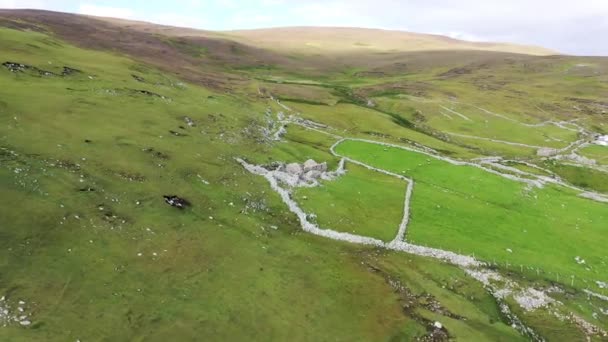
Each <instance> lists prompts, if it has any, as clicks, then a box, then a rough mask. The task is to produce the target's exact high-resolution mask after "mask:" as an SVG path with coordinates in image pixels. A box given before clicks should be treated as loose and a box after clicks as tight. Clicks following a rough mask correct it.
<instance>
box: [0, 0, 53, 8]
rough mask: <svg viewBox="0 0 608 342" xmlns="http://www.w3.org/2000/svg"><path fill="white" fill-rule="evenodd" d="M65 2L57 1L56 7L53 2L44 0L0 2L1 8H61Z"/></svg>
mask: <svg viewBox="0 0 608 342" xmlns="http://www.w3.org/2000/svg"><path fill="white" fill-rule="evenodd" d="M62 2H63V1H57V2H56V4H54V5H55V6H53V4H52V2H49V1H43V0H0V8H40V9H53V8H59V7H60V5H61V3H62Z"/></svg>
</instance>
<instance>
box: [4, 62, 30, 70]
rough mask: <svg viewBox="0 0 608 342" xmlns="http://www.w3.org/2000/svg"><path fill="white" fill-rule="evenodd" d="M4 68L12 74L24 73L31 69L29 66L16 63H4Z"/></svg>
mask: <svg viewBox="0 0 608 342" xmlns="http://www.w3.org/2000/svg"><path fill="white" fill-rule="evenodd" d="M2 66H4V67H5V68H7V69H8V70H9V71H11V72H23V71H25V70H27V69H30V68H31V67H30V66H29V65H25V64H21V63H15V62H4V63H2Z"/></svg>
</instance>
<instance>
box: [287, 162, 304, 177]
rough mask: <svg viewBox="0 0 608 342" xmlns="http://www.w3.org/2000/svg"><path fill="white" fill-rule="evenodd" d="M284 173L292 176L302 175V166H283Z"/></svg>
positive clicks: (294, 164) (295, 164) (296, 164)
mask: <svg viewBox="0 0 608 342" xmlns="http://www.w3.org/2000/svg"><path fill="white" fill-rule="evenodd" d="M285 172H287V173H289V174H292V175H299V174H301V173H302V166H300V164H298V163H291V164H287V166H285Z"/></svg>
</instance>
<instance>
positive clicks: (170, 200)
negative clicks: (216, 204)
mask: <svg viewBox="0 0 608 342" xmlns="http://www.w3.org/2000/svg"><path fill="white" fill-rule="evenodd" d="M163 198H164V199H165V203H167V204H168V205H170V206H172V207H176V208H179V209H184V208H187V207H189V206H190V205H191V204H190V202H188V200H187V199H185V198H181V197H178V196H175V195H165V196H163Z"/></svg>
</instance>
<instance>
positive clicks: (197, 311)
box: [0, 29, 515, 341]
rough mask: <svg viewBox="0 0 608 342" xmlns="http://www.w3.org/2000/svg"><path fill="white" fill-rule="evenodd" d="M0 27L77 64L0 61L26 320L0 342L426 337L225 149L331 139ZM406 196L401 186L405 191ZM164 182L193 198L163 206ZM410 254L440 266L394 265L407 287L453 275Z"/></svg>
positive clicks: (355, 250) (17, 294)
mask: <svg viewBox="0 0 608 342" xmlns="http://www.w3.org/2000/svg"><path fill="white" fill-rule="evenodd" d="M1 33H2V34H1V35H0V48H1V49H2V51H3V58H5V59H7V60H14V61H17V62H21V63H26V64H29V65H33V66H37V67H39V68H41V69H48V70H52V71H60V70H61V67H62V66H63V65H67V66H70V67H73V68H77V69H80V70H82V71H83V74H81V75H74V76H70V77H48V78H46V77H39V76H37V75H33V74H29V73H23V74H14V73H11V72H9V71H7V70H6V69H4V68H2V69H0V84H2V85H3V86H2V87H0V98H2V103H1V105H0V127H2V128H1V130H0V146H2V148H3V150H0V151H1V153H0V161H1V163H0V188H1V189H2V192H1V193H2V195H1V196H0V217H2V225H1V227H0V237H1V239H0V274H2V277H0V294H1V295H6V296H7V297H8V300H9V301H11V302H13V303H14V302H15V301H17V300H20V299H22V300H25V301H26V302H27V303H28V310H29V312H32V316H31V319H32V321H33V322H34V323H33V325H32V326H31V327H30V328H23V327H20V326H17V325H11V326H9V327H2V328H0V339H1V340H3V341H55V340H61V341H65V340H77V339H80V340H83V341H88V340H163V339H166V338H173V339H177V340H181V341H185V340H198V339H200V338H201V337H202V336H204V337H205V338H206V339H209V340H243V339H247V340H264V341H267V340H285V339H296V340H325V339H327V338H329V337H331V338H332V339H340V340H349V341H353V340H362V341H369V340H383V339H389V338H391V337H393V336H420V335H421V334H424V333H425V331H426V327H425V326H424V325H423V324H421V323H420V322H418V321H416V320H415V319H413V318H412V317H411V316H408V315H406V314H404V312H403V311H402V307H401V305H400V303H399V298H398V296H397V295H396V294H395V293H394V291H393V289H392V288H391V287H390V286H389V285H388V284H387V283H386V281H385V280H384V279H382V278H380V277H378V276H377V275H376V274H375V273H374V272H370V270H369V269H368V267H366V266H365V265H364V263H363V261H365V259H362V258H364V256H362V254H361V252H362V251H366V249H364V248H363V249H362V248H360V247H356V246H350V245H347V244H344V243H338V242H335V241H331V240H327V239H324V238H318V237H315V236H311V235H308V234H303V233H302V232H301V231H300V230H299V227H298V224H297V222H296V218H295V217H294V216H293V215H291V214H290V213H289V212H288V211H287V209H286V208H285V206H284V205H283V204H282V203H281V201H280V200H279V198H278V196H277V195H276V194H274V193H273V192H272V191H270V189H269V187H268V185H267V182H266V181H265V180H264V179H262V178H259V177H256V176H253V175H251V174H249V173H247V172H246V171H245V170H243V169H242V168H241V167H240V166H239V165H238V164H237V163H235V162H234V160H233V157H237V156H241V157H242V156H244V157H247V158H250V159H252V160H259V161H260V162H263V161H266V160H271V161H272V160H286V161H302V160H304V159H306V158H308V157H314V158H316V159H320V160H321V159H323V158H328V156H329V155H328V153H327V147H328V144H329V143H330V141H328V140H327V139H326V138H325V137H323V136H317V135H311V134H308V133H307V131H304V130H298V129H296V128H295V127H290V133H289V134H288V142H285V143H276V144H273V145H271V144H268V143H264V142H262V141H261V140H260V136H259V133H258V130H257V128H258V127H259V126H260V125H262V124H263V122H264V121H263V120H264V119H263V114H262V113H264V111H265V108H266V107H267V106H268V103H266V102H264V101H260V102H255V101H251V100H250V99H247V98H242V97H239V96H235V95H227V94H223V93H217V92H214V91H211V90H208V89H203V88H200V87H198V86H196V85H193V84H180V82H179V80H178V79H175V78H173V77H172V76H171V75H166V74H163V73H160V72H158V71H157V70H155V69H154V68H152V67H150V66H146V65H142V64H141V63H139V62H136V61H133V60H130V59H128V58H125V57H119V56H116V55H112V54H108V53H102V52H93V51H87V50H82V49H79V48H76V47H73V46H70V45H68V44H66V43H63V42H61V41H57V40H53V44H48V41H49V39H50V38H48V37H47V36H44V35H41V34H37V33H31V32H17V31H12V30H5V29H2V30H1ZM33 46H36V47H33ZM49 61H50V62H51V63H52V64H49V63H48V62H49ZM133 71H136V72H137V73H138V74H141V76H142V77H144V78H145V79H146V83H140V82H137V81H135V80H134V79H133V78H132V77H131V73H133ZM89 75H90V76H92V79H91V78H89V77H88V76H89ZM68 88H69V89H75V90H69V89H68ZM128 89H146V90H148V91H151V92H154V93H158V94H162V95H163V96H165V97H167V98H170V99H171V100H170V101H169V100H163V99H159V98H156V97H151V96H146V95H143V94H138V93H134V92H131V91H129V90H128ZM184 116H189V117H191V118H192V119H193V120H195V121H196V122H197V126H196V127H187V126H186V125H185V122H184V120H183V117H184ZM179 126H184V128H183V129H182V128H179ZM170 130H173V131H176V132H180V133H181V134H182V136H174V135H173V134H171V133H170V132H169V131H170ZM85 140H88V141H89V142H86V141H85ZM330 162H331V163H333V164H332V166H335V162H336V161H335V159H334V160H330ZM353 175H355V172H353ZM348 179H350V177H349V178H345V180H348ZM202 180H205V181H207V182H208V183H209V184H205V183H204V182H203V181H202ZM360 181H362V182H363V181H365V180H362V179H360ZM389 183H391V181H390V180H389ZM336 184H338V183H336ZM391 184H392V183H391ZM83 188H92V189H94V191H84V192H83V191H80V189H83ZM402 191H403V185H402V184H400V186H399V191H398V193H399V198H401V197H400V196H402V195H403V194H402ZM396 193H397V192H396ZM165 194H177V195H180V196H182V197H185V198H187V199H188V200H189V201H190V202H191V203H192V204H193V205H192V208H189V209H186V210H183V211H180V210H178V209H175V208H172V207H170V206H168V205H166V204H165V203H164V202H163V199H162V195H165ZM395 196H396V195H395ZM399 198H398V199H396V201H395V203H394V204H395V213H398V212H399V211H400V210H401V204H402V203H401V199H399ZM395 218H398V215H397V214H395ZM383 223H384V222H383ZM394 224H395V222H392V221H391V222H390V225H388V224H387V227H389V228H391V229H393V228H394V227H393V225H394ZM273 226H276V228H277V229H273V228H272V227H273ZM139 253H141V256H139ZM391 259H392V260H393V262H394V263H396V264H405V263H406V262H408V261H407V260H409V259H408V257H407V256H406V255H402V254H396V255H392V256H391ZM410 263H411V265H412V266H416V265H420V266H416V267H420V268H423V267H430V266H429V265H432V267H436V271H435V272H433V274H432V275H430V274H426V273H424V272H412V273H409V272H407V270H401V271H400V272H401V274H402V275H407V278H406V279H404V280H403V283H404V284H405V285H406V286H412V287H414V286H416V284H418V282H428V283H429V284H431V283H432V282H433V279H434V278H433V277H436V276H437V275H438V274H443V273H446V274H455V273H458V271H457V270H456V269H455V268H454V267H451V266H447V265H443V264H441V263H439V262H436V261H433V260H425V259H420V258H417V259H415V261H413V262H410ZM422 265H426V266H422ZM460 278H462V279H463V281H465V282H467V284H470V283H471V282H472V280H471V279H467V278H464V276H462V275H460ZM429 286H431V285H429ZM471 286H476V285H471ZM438 289H439V287H438V285H432V288H431V287H429V289H428V291H431V290H432V291H439V290H438ZM475 292H478V293H479V295H480V296H485V298H487V297H488V295H487V294H485V295H484V292H483V291H482V290H481V289H479V288H477V289H476V290H475ZM455 296H457V295H456V294H449V293H445V294H443V295H442V300H443V298H445V300H446V304H445V305H446V306H447V307H449V308H450V310H453V311H458V312H459V313H460V314H461V315H463V316H467V317H468V315H469V314H470V315H471V317H481V316H483V315H486V314H489V313H486V312H485V311H479V309H475V308H474V307H470V308H469V307H466V308H463V307H460V306H459V304H458V303H459V302H458V301H455V302H453V303H452V302H449V298H452V297H455ZM463 300H464V299H461V301H463ZM486 300H487V299H486ZM485 305H486V306H487V307H488V308H490V309H489V310H490V312H496V310H497V309H496V305H495V304H491V303H486V304H485ZM480 315H481V316H480ZM497 324H498V325H501V327H502V328H500V329H503V330H504V334H505V336H515V335H514V332H513V331H512V330H509V329H508V328H506V326H507V325H506V324H502V323H496V321H494V322H493V323H487V322H482V323H481V325H480V326H478V327H476V329H477V331H478V332H480V333H481V332H483V331H484V330H486V329H488V330H489V331H494V330H495V329H496V325H497ZM450 329H452V328H451V327H450ZM453 329H454V332H453V334H454V335H455V336H458V334H460V332H459V331H460V330H459V329H460V328H458V326H457V325H456V324H455V325H454V328H453ZM403 334H405V335H403Z"/></svg>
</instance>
